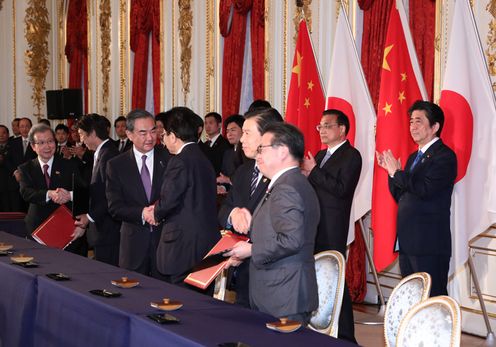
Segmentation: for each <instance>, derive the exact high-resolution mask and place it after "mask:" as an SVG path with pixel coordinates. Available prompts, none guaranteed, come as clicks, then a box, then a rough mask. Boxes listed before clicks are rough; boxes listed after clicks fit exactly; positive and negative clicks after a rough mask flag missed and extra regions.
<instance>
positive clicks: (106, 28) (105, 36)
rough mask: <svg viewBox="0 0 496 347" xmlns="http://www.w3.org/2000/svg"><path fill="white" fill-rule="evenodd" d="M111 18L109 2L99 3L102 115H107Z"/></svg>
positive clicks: (105, 0) (103, 0)
mask: <svg viewBox="0 0 496 347" xmlns="http://www.w3.org/2000/svg"><path fill="white" fill-rule="evenodd" d="M111 16H112V12H111V8H110V0H101V1H100V40H101V41H100V44H101V50H102V64H101V71H102V103H103V114H104V115H106V114H107V113H108V101H109V100H108V99H109V89H110V44H111V36H110V33H111V30H110V18H111Z"/></svg>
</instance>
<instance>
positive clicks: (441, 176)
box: [388, 151, 457, 201]
mask: <svg viewBox="0 0 496 347" xmlns="http://www.w3.org/2000/svg"><path fill="white" fill-rule="evenodd" d="M426 165H429V166H428V167H426V168H419V169H422V171H421V172H418V174H417V172H414V174H415V179H411V177H410V175H411V174H410V173H409V172H407V171H405V170H399V171H396V173H395V174H394V176H393V177H392V178H391V177H390V176H388V183H389V191H390V192H391V194H392V195H393V198H394V199H395V200H396V201H398V200H399V199H400V197H401V195H402V194H404V193H406V192H409V193H411V194H414V195H416V196H418V197H419V198H421V199H429V198H431V197H432V196H435V195H436V194H438V193H439V192H441V191H443V190H445V189H446V187H448V186H449V185H452V184H453V182H454V180H455V178H456V172H457V171H456V156H455V154H454V153H453V152H452V151H443V152H441V153H437V155H436V156H435V158H434V157H433V158H432V159H431V160H430V162H429V163H427V164H426ZM419 178H420V179H419Z"/></svg>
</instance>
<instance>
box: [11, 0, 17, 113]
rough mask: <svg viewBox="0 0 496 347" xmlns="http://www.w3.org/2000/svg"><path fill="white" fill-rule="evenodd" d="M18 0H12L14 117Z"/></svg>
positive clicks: (15, 103) (14, 104) (13, 111)
mask: <svg viewBox="0 0 496 347" xmlns="http://www.w3.org/2000/svg"><path fill="white" fill-rule="evenodd" d="M16 59H17V57H16V0H12V71H14V76H13V83H12V84H13V85H12V108H13V109H12V118H16V117H17V64H16Z"/></svg>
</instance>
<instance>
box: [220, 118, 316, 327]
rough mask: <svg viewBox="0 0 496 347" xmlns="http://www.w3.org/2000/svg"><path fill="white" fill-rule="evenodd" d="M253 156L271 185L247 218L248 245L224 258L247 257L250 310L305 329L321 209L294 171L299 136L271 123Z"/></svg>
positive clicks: (313, 301)
mask: <svg viewBox="0 0 496 347" xmlns="http://www.w3.org/2000/svg"><path fill="white" fill-rule="evenodd" d="M257 152H258V154H257V164H258V166H259V167H260V171H261V172H262V173H263V174H264V176H266V177H268V178H270V179H271V182H270V184H269V186H268V189H267V193H266V194H265V197H264V199H263V200H262V202H261V203H260V204H259V205H258V207H257V208H256V209H255V211H254V212H253V214H249V216H248V220H249V222H250V223H249V225H250V227H249V228H250V239H251V241H252V243H248V242H245V241H240V242H238V243H237V244H236V245H234V247H233V249H232V250H231V251H230V252H229V253H228V254H227V256H230V257H231V258H230V264H231V265H234V266H236V265H237V264H239V263H240V261H241V260H242V259H246V258H248V257H251V258H250V303H251V307H252V308H254V309H256V310H259V311H262V312H265V313H268V314H271V315H273V316H275V317H279V318H282V317H285V318H288V319H291V320H296V321H299V322H301V323H303V324H307V323H308V322H309V320H310V315H311V313H312V311H314V310H315V309H317V307H318V305H319V298H318V292H317V279H316V274H315V261H314V256H313V250H314V243H315V235H316V233H317V224H318V221H319V217H320V210H319V202H318V199H317V195H316V194H315V191H314V190H313V189H312V187H311V185H310V183H308V181H307V179H306V177H305V176H304V175H302V174H301V172H300V168H299V166H300V162H301V160H302V159H303V152H304V142H303V134H302V133H301V132H300V131H299V130H298V129H297V128H296V127H294V126H293V125H291V124H287V123H275V124H270V125H268V126H267V127H266V128H265V130H264V134H263V136H262V142H261V143H260V145H259V146H258V149H257Z"/></svg>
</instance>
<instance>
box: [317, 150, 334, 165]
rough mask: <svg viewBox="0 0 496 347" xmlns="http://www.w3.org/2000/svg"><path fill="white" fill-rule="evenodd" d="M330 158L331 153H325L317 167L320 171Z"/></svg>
mask: <svg viewBox="0 0 496 347" xmlns="http://www.w3.org/2000/svg"><path fill="white" fill-rule="evenodd" d="M330 157H331V151H327V152H326V154H325V155H324V158H322V161H321V162H320V165H319V167H320V168H321V169H322V168H323V167H324V165H325V163H326V161H328V160H329V158H330Z"/></svg>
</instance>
